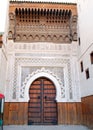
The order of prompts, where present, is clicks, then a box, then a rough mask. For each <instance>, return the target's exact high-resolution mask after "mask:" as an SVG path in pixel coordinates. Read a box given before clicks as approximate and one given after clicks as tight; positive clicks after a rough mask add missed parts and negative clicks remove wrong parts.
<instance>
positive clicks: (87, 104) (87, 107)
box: [82, 96, 93, 128]
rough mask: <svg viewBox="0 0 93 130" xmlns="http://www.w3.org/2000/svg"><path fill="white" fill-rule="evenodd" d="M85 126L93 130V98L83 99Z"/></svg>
mask: <svg viewBox="0 0 93 130" xmlns="http://www.w3.org/2000/svg"><path fill="white" fill-rule="evenodd" d="M82 115H83V120H82V121H83V124H84V125H87V126H88V127H89V128H93V96H87V97H84V98H82Z"/></svg>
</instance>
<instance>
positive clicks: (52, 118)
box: [28, 77, 57, 125]
mask: <svg viewBox="0 0 93 130" xmlns="http://www.w3.org/2000/svg"><path fill="white" fill-rule="evenodd" d="M29 96H30V100H29V103H28V124H29V125H31V124H39V125H40V124H57V104H56V101H55V96H56V90H55V86H54V84H53V83H52V82H51V81H50V80H49V79H47V78H43V77H42V78H38V79H37V80H35V81H34V82H33V83H32V85H31V86H30V89H29Z"/></svg>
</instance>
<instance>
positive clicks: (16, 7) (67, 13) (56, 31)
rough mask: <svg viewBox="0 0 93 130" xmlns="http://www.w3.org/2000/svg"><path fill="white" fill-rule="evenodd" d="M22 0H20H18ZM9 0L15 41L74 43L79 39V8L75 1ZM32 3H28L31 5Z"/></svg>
mask: <svg viewBox="0 0 93 130" xmlns="http://www.w3.org/2000/svg"><path fill="white" fill-rule="evenodd" d="M19 2H20V1H19ZM42 4H43V5H42V6H41V4H40V3H38V2H35V3H34V2H30V3H29V2H22V5H21V6H20V4H19V3H18V2H16V1H12V2H10V7H9V19H10V21H9V24H10V26H9V33H8V34H9V37H8V38H9V39H13V40H14V41H15V42H16V41H17V42H18V41H22V42H45V41H47V42H54V43H71V42H72V41H73V40H74V41H76V40H77V30H76V29H77V10H76V5H73V4H58V3H55V4H51V3H42ZM28 5H29V6H28Z"/></svg>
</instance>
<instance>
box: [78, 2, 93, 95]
mask: <svg viewBox="0 0 93 130" xmlns="http://www.w3.org/2000/svg"><path fill="white" fill-rule="evenodd" d="M92 12H93V1H92V0H91V1H88V0H82V1H81V0H78V27H79V32H78V33H79V37H80V41H81V42H80V45H79V53H78V61H79V68H80V62H81V61H83V68H84V71H83V72H81V70H80V86H81V96H82V97H85V96H89V95H93V64H91V60H90V54H91V52H93V29H92V28H93V17H92ZM86 69H89V75H90V78H89V79H86V73H85V71H86Z"/></svg>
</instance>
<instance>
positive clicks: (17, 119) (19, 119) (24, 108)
mask: <svg viewBox="0 0 93 130" xmlns="http://www.w3.org/2000/svg"><path fill="white" fill-rule="evenodd" d="M57 105H58V124H71V125H76V124H82V109H81V103H58V104H57ZM4 124H5V125H23V124H25V125H26V124H28V103H24V102H23V103H18V102H16V103H14V102H12V103H9V102H7V103H5V109H4Z"/></svg>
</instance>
